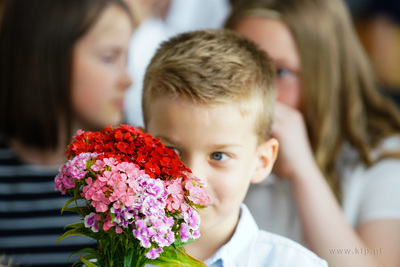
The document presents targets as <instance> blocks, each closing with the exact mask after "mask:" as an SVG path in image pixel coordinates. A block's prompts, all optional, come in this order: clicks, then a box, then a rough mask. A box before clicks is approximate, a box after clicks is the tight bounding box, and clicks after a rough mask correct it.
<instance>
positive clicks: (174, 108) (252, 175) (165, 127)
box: [146, 98, 276, 232]
mask: <svg viewBox="0 0 400 267" xmlns="http://www.w3.org/2000/svg"><path fill="white" fill-rule="evenodd" d="M149 110H150V116H149V121H148V122H147V129H146V130H147V132H148V133H150V134H152V135H153V136H155V137H158V138H160V139H161V141H162V142H163V143H164V144H165V145H166V146H167V147H170V148H173V149H174V150H175V151H176V152H177V153H178V154H179V157H180V159H181V160H182V161H183V162H184V163H185V164H186V165H187V166H188V167H189V168H190V169H191V170H192V172H193V173H194V174H195V176H197V177H199V178H200V179H201V180H202V181H203V182H204V183H205V185H206V190H207V192H208V194H209V196H210V200H211V203H210V205H209V207H208V208H206V209H205V210H204V211H202V212H201V217H202V224H201V229H202V232H204V231H207V230H212V229H213V230H216V229H218V228H219V229H224V228H225V227H232V229H234V228H235V226H236V223H237V221H238V215H239V210H240V209H239V206H240V203H241V202H242V201H243V199H244V197H245V195H246V192H247V189H248V187H249V184H250V182H260V181H261V180H262V179H261V178H265V177H266V175H267V174H268V173H261V174H260V172H259V171H257V170H258V169H259V165H261V164H263V163H265V162H263V161H262V159H260V154H261V152H260V150H262V148H261V147H262V145H258V139H257V136H256V135H255V132H254V116H252V115H246V116H242V114H241V113H240V111H239V108H238V106H236V105H229V104H218V105H214V106H205V105H195V104H193V103H192V102H190V101H188V100H184V99H171V98H158V99H156V100H155V101H153V102H152V103H151V106H150V108H149ZM264 148H265V146H264ZM271 149H272V150H274V151H273V152H272V153H271V155H272V154H273V160H270V161H269V162H268V165H271V166H268V167H269V169H268V172H269V171H270V167H272V164H273V161H274V157H275V154H274V153H275V152H276V149H275V148H271ZM264 152H265V151H264ZM260 175H264V176H263V177H260Z"/></svg>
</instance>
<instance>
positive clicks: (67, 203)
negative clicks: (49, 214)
mask: <svg viewBox="0 0 400 267" xmlns="http://www.w3.org/2000/svg"><path fill="white" fill-rule="evenodd" d="M74 201H75V198H71V199H68V201H67V202H65V204H64V206H63V207H62V209H61V214H62V213H63V212H64V210H65V208H66V207H68V205H69V204H71V203H72V202H74Z"/></svg>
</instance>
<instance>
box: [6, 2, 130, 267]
mask: <svg viewBox="0 0 400 267" xmlns="http://www.w3.org/2000/svg"><path fill="white" fill-rule="evenodd" d="M0 25H1V28H0V40H1V42H0V137H1V145H0V255H2V254H6V255H7V256H8V257H11V258H12V259H13V260H12V264H13V265H18V266H27V265H29V266H41V267H43V266H71V263H73V262H74V261H75V260H76V257H74V258H72V259H71V260H69V261H67V259H68V257H69V255H70V254H71V252H75V251H77V250H79V249H80V248H83V247H87V243H88V240H86V239H83V238H78V237H77V238H74V237H72V238H69V240H68V239H66V240H63V241H61V242H60V243H59V244H57V243H56V240H57V238H58V237H59V236H60V235H61V234H62V233H63V232H64V229H63V228H64V227H65V226H66V225H67V224H70V223H75V222H79V217H77V216H76V217H75V215H71V214H67V213H66V214H63V215H61V214H60V209H61V207H62V206H63V204H64V203H65V201H66V198H63V197H61V196H60V194H59V193H57V192H55V190H54V177H55V175H56V174H57V169H58V166H59V165H60V164H62V163H64V162H65V161H66V158H65V154H64V153H65V152H64V151H65V148H66V145H67V144H68V142H69V141H70V139H71V137H72V135H74V134H75V133H76V131H77V130H78V129H83V130H99V129H101V128H103V127H105V126H108V125H117V124H119V123H120V122H122V109H123V106H122V103H123V97H124V92H125V89H126V88H127V87H129V86H130V84H131V80H130V78H129V77H128V75H127V72H126V57H127V49H128V45H129V41H130V38H131V34H132V31H133V24H132V17H131V15H130V12H129V9H128V8H127V6H126V4H125V3H124V2H123V1H122V0H58V1H53V0H35V1H24V0H13V1H8V4H7V6H6V8H5V10H4V13H3V19H2V22H1V24H0ZM7 262H8V260H7Z"/></svg>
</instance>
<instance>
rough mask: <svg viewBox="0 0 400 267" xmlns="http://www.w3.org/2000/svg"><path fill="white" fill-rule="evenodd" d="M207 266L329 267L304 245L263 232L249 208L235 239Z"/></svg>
mask: <svg viewBox="0 0 400 267" xmlns="http://www.w3.org/2000/svg"><path fill="white" fill-rule="evenodd" d="M205 263H206V264H207V265H208V266H209V267H233V266H240V267H242V266H243V267H244V266H249V267H257V266H279V267H281V266H288V267H289V266H290V267H296V266H298V267H303V266H307V267H313V266H321V267H322V266H328V265H327V263H326V261H324V260H322V259H321V258H319V257H318V256H317V255H315V254H314V253H313V252H311V251H310V250H308V249H306V248H305V247H303V246H301V245H300V244H298V243H296V242H294V241H292V240H290V239H288V238H285V237H282V236H279V235H276V234H272V233H269V232H266V231H263V230H260V229H259V228H258V226H257V224H256V222H255V221H254V219H253V216H252V215H251V213H250V211H249V210H248V208H247V207H246V205H245V204H242V205H241V214H240V219H239V223H238V225H237V227H236V230H235V233H234V234H233V236H232V238H231V239H230V240H229V242H228V243H227V244H225V245H224V246H223V247H221V248H220V249H219V250H218V251H217V252H216V253H215V254H214V255H213V256H212V257H211V258H209V259H207V260H206V261H205Z"/></svg>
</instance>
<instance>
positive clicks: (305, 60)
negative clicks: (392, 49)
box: [226, 0, 400, 267]
mask: <svg viewBox="0 0 400 267" xmlns="http://www.w3.org/2000/svg"><path fill="white" fill-rule="evenodd" d="M226 25H227V27H228V28H231V29H234V30H236V31H238V32H240V33H242V34H244V35H245V36H247V37H248V38H249V39H251V40H253V41H254V42H256V43H257V44H258V45H260V47H261V48H263V49H265V50H266V51H267V52H268V53H269V55H270V56H271V57H272V58H273V60H274V61H275V66H276V70H277V75H278V80H277V88H278V103H277V105H276V109H275V113H276V114H275V118H274V121H275V122H274V126H273V135H274V136H275V137H276V138H277V139H279V142H280V145H281V148H280V152H279V156H278V160H277V164H276V166H275V167H274V174H275V175H274V176H273V177H270V179H269V181H268V182H267V183H265V184H263V185H260V186H258V185H257V186H256V187H253V188H252V189H251V190H250V191H249V193H248V198H247V204H248V205H249V207H250V209H252V211H253V213H254V214H256V216H255V217H257V214H258V215H259V216H258V218H256V219H258V223H259V224H260V225H261V227H262V228H264V229H266V230H268V231H271V232H276V233H279V234H282V235H286V236H288V237H290V238H293V239H295V240H297V241H300V242H303V244H306V245H307V246H308V247H309V248H310V249H312V250H313V251H315V252H316V253H317V254H318V255H319V256H321V257H322V258H325V259H327V261H328V263H329V266H333V267H336V266H337V267H339V266H340V267H346V266H349V267H350V266H351V267H353V266H364V267H366V266H400V254H399V253H398V252H399V251H400V238H399V236H400V194H399V191H400V159H399V158H400V137H399V133H400V114H399V112H398V110H397V109H396V107H395V106H394V104H393V103H391V102H390V101H389V100H387V99H386V98H384V97H383V96H382V95H381V94H380V92H379V91H378V88H377V86H376V80H375V78H374V75H373V72H372V70H371V66H370V64H369V62H368V61H367V57H366V55H365V54H364V52H363V50H362V48H361V46H360V44H359V42H358V40H357V38H356V34H355V32H354V30H353V28H352V26H351V21H350V18H349V14H348V12H347V10H346V8H345V6H344V4H343V2H342V1H340V0H270V1H253V4H249V3H245V4H244V5H242V6H240V7H237V9H236V10H234V11H233V13H232V15H231V16H230V18H229V19H228V21H227V24H226Z"/></svg>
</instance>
